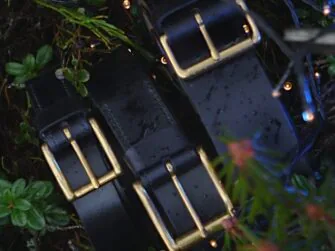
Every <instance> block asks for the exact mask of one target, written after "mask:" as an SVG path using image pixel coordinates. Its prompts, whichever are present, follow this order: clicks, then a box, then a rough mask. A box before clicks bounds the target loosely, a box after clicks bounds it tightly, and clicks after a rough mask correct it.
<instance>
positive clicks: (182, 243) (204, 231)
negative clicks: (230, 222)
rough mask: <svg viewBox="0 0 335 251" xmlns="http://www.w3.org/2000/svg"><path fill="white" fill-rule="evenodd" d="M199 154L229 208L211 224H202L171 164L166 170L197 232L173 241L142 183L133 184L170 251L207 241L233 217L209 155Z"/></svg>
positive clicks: (201, 150)
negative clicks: (227, 219) (223, 222)
mask: <svg viewBox="0 0 335 251" xmlns="http://www.w3.org/2000/svg"><path fill="white" fill-rule="evenodd" d="M197 153H198V155H199V157H200V159H201V162H202V164H203V166H204V167H205V169H206V171H207V173H208V174H209V176H210V178H211V180H212V182H213V184H214V186H215V188H216V190H217V191H218V193H219V195H220V197H221V199H222V201H223V202H224V204H225V205H226V207H227V210H228V214H225V215H222V216H219V217H217V218H215V219H214V220H212V221H210V222H209V223H206V224H202V223H201V220H200V218H199V216H198V214H197V213H196V211H195V209H194V208H193V206H192V204H191V202H190V201H189V199H188V197H187V195H186V193H185V191H184V189H183V187H182V185H181V184H180V182H179V180H178V178H177V176H176V175H175V173H174V170H173V166H172V164H171V163H170V162H167V163H166V168H167V170H168V171H169V173H170V175H171V179H172V181H173V183H174V185H175V187H176V189H177V191H178V194H179V196H180V197H181V199H182V201H183V203H184V205H185V206H186V208H187V210H188V211H189V213H190V215H191V217H192V219H193V221H194V223H195V225H196V227H197V230H193V231H191V232H190V233H187V234H185V235H183V236H181V237H178V238H176V239H173V237H172V235H171V233H170V232H169V231H168V229H167V226H166V224H165V223H164V222H163V219H162V218H161V216H160V214H159V212H158V210H157V207H156V206H155V205H154V202H153V200H152V199H151V198H150V196H149V195H148V193H147V191H146V189H145V188H144V186H143V185H142V184H141V182H140V181H137V182H135V183H134V184H133V188H134V190H135V191H136V193H137V195H138V197H139V199H140V201H141V203H142V204H143V206H144V208H145V210H146V211H147V213H148V215H149V217H150V219H151V221H152V223H153V224H154V226H155V228H156V230H157V231H158V233H159V235H160V237H161V238H162V240H163V241H164V243H165V245H166V247H167V248H168V250H169V251H177V250H184V249H185V248H188V247H191V246H193V245H194V244H195V243H197V242H198V241H200V240H202V239H205V238H206V237H207V236H208V235H209V234H211V233H214V232H217V231H218V230H219V229H221V228H222V227H221V223H222V221H223V220H224V219H226V218H229V217H231V216H233V212H232V211H233V205H232V202H231V201H230V199H229V196H228V194H227V193H226V191H225V190H224V188H223V187H222V185H221V181H220V180H219V179H218V177H217V175H216V174H215V171H214V170H213V169H212V167H211V164H210V161H209V159H208V157H207V154H206V153H205V151H204V150H203V149H202V148H199V149H198V150H197Z"/></svg>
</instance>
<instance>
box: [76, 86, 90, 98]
mask: <svg viewBox="0 0 335 251" xmlns="http://www.w3.org/2000/svg"><path fill="white" fill-rule="evenodd" d="M77 91H78V92H79V94H80V95H81V96H82V97H86V96H87V95H88V91H87V88H86V86H85V85H84V84H79V85H78V87H77Z"/></svg>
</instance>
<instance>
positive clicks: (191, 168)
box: [88, 48, 227, 250]
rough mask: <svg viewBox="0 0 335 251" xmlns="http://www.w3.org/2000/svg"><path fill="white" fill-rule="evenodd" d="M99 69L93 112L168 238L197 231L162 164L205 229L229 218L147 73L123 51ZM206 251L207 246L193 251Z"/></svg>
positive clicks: (93, 88) (92, 89)
mask: <svg viewBox="0 0 335 251" xmlns="http://www.w3.org/2000/svg"><path fill="white" fill-rule="evenodd" d="M98 69H99V70H98V72H97V73H96V74H95V73H92V81H91V82H90V84H89V86H88V88H89V93H90V97H91V99H92V101H93V103H94V106H95V107H97V108H98V110H99V111H100V112H101V114H102V115H103V117H104V118H105V120H106V123H107V124H108V126H109V128H110V129H111V130H112V131H113V133H114V135H115V137H116V139H117V141H118V143H119V145H120V146H121V148H122V149H123V152H124V158H125V160H126V162H127V163H128V165H129V167H130V169H131V170H132V173H133V175H134V177H135V179H136V180H140V181H141V183H142V185H143V186H144V187H145V189H146V190H147V192H148V194H149V195H150V196H151V198H152V200H153V201H154V202H155V205H156V207H157V208H159V213H160V214H161V216H162V218H163V219H164V221H165V223H166V225H167V226H168V229H169V231H171V233H172V235H173V236H174V237H177V236H180V235H182V234H185V233H187V232H189V231H191V230H195V228H196V226H195V224H194V222H193V220H192V218H191V216H190V214H189V212H188V211H187V209H186V207H185V205H184V204H183V202H182V200H181V198H180V197H179V196H178V194H177V190H176V188H175V187H174V184H173V183H172V180H171V177H170V174H169V173H168V171H167V169H166V167H165V162H166V161H170V162H171V163H172V164H173V166H174V167H175V171H176V174H177V176H178V178H179V180H180V182H181V184H182V185H183V187H184V190H185V192H186V194H187V195H188V196H189V199H190V201H191V203H192V205H193V206H194V208H195V210H196V211H197V212H198V214H199V217H200V219H201V220H202V222H203V223H207V222H209V221H210V220H213V219H214V218H215V217H217V216H219V215H222V214H225V213H227V210H226V207H225V205H224V203H223V202H222V201H221V200H220V197H219V194H218V192H217V191H216V189H215V187H214V185H213V184H212V182H211V180H210V178H209V176H208V174H207V172H206V171H205V169H204V167H203V166H202V164H201V161H200V158H199V157H198V155H197V154H196V152H195V147H194V146H192V145H191V144H190V143H189V140H188V139H187V138H186V137H185V136H184V133H183V132H182V131H181V129H180V128H179V126H178V123H177V122H176V121H175V119H174V117H173V115H172V114H171V113H170V111H169V109H168V108H167V107H166V105H165V104H164V103H163V101H162V99H161V97H160V96H159V94H158V93H157V91H156V90H155V87H154V80H153V79H152V78H151V77H150V74H149V73H150V72H149V70H148V69H147V68H146V67H143V64H142V61H141V60H140V59H139V57H138V56H134V55H132V54H131V53H129V52H128V50H127V49H126V48H122V49H119V50H117V51H116V52H114V53H113V55H112V56H111V57H110V58H108V60H107V61H104V63H102V64H101V66H99V67H98ZM111 69H113V70H111ZM156 81H159V80H158V79H156ZM208 205H211V206H208ZM140 207H141V205H140ZM141 217H143V216H141ZM147 228H148V226H147ZM148 232H150V230H148ZM151 232H152V231H151ZM155 235H156V237H155V236H153V237H152V239H156V238H157V233H155ZM214 237H215V236H214ZM158 239H159V238H158ZM218 241H220V240H218ZM160 247H161V248H164V247H163V246H162V245H161V246H160ZM208 247H209V244H208V240H207V241H205V242H203V243H200V244H199V246H198V247H197V248H198V249H196V248H194V249H192V250H207V248H208ZM203 248H205V249H203ZM212 250H213V248H212ZM214 250H215V249H214Z"/></svg>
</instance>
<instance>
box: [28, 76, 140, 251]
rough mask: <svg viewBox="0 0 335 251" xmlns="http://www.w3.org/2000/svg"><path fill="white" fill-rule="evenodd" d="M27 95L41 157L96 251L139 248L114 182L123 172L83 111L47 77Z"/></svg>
mask: <svg viewBox="0 0 335 251" xmlns="http://www.w3.org/2000/svg"><path fill="white" fill-rule="evenodd" d="M28 91H29V93H30V95H31V97H32V103H33V109H34V114H35V115H34V124H35V127H36V128H37V129H38V131H39V136H40V139H41V141H42V146H41V149H42V152H43V154H44V156H45V158H46V160H47V162H48V164H49V166H50V168H51V170H52V172H53V174H54V176H55V178H56V180H57V182H58V184H59V185H60V187H61V188H62V190H63V192H64V195H65V196H66V198H67V199H68V200H69V201H72V202H73V205H74V207H75V208H76V211H77V213H78V215H79V217H80V219H81V220H82V222H83V225H84V227H85V229H86V231H87V232H88V234H89V236H90V238H91V240H92V242H93V243H94V245H95V247H96V249H97V250H106V251H107V250H108V251H109V250H135V249H136V248H137V247H141V245H142V243H143V237H142V234H141V232H140V230H139V229H137V228H136V227H135V225H134V221H133V218H132V215H131V214H130V210H129V209H128V208H127V207H129V205H128V204H127V198H126V196H125V193H124V191H123V186H121V184H120V182H119V180H118V178H117V177H119V175H120V174H121V173H122V172H123V170H122V167H121V166H120V163H118V159H117V157H115V154H114V153H113V151H112V149H111V147H110V145H109V142H110V141H109V140H108V139H107V138H106V137H107V136H106V135H105V133H104V132H103V131H102V129H101V127H100V126H99V125H98V123H97V120H96V119H94V118H93V117H91V116H90V113H89V109H88V106H87V105H86V104H85V103H84V101H83V100H82V99H81V98H80V97H78V95H77V94H76V92H75V91H74V90H73V88H72V86H71V85H70V84H68V83H66V84H63V83H61V82H60V81H58V80H57V79H55V78H54V76H52V75H51V76H50V75H46V76H44V77H42V78H40V79H37V80H34V81H32V82H31V83H30V84H29V85H28ZM111 163H112V164H111ZM111 247H113V249H112V248H111Z"/></svg>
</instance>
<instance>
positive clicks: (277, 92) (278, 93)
mask: <svg viewBox="0 0 335 251" xmlns="http://www.w3.org/2000/svg"><path fill="white" fill-rule="evenodd" d="M280 95H281V94H280V91H279V90H273V91H272V97H274V98H279V97H280Z"/></svg>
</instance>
